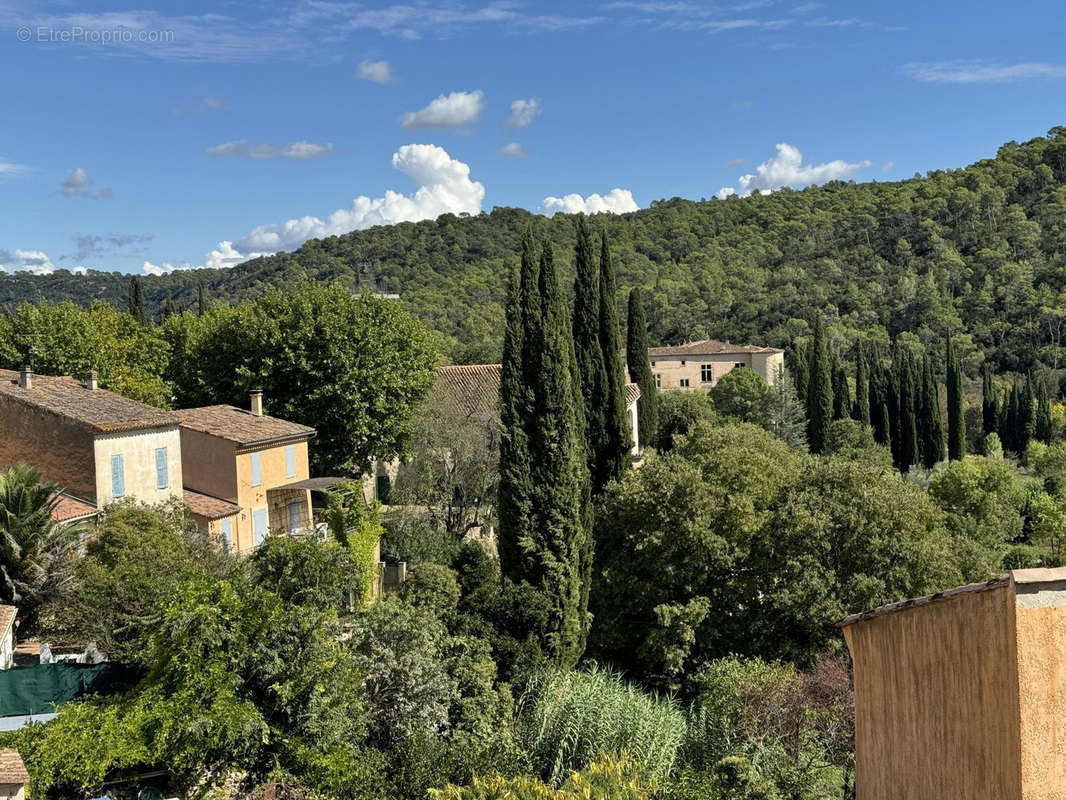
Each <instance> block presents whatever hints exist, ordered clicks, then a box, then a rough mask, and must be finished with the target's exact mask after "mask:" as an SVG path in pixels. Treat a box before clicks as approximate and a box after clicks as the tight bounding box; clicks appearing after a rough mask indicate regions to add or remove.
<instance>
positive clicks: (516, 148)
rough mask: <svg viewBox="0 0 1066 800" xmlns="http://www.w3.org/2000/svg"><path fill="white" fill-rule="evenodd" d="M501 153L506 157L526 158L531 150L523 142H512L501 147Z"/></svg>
mask: <svg viewBox="0 0 1066 800" xmlns="http://www.w3.org/2000/svg"><path fill="white" fill-rule="evenodd" d="M500 155H501V156H505V157H506V158H525V157H526V156H528V155H529V151H528V150H526V148H525V146H524V145H523V144H522V143H521V142H511V143H510V144H505V145H504V146H503V147H501V148H500Z"/></svg>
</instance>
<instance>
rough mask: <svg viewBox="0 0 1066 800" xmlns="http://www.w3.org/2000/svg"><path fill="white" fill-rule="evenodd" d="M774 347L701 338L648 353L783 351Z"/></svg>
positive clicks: (713, 354)
mask: <svg viewBox="0 0 1066 800" xmlns="http://www.w3.org/2000/svg"><path fill="white" fill-rule="evenodd" d="M783 352H785V351H784V350H779V349H778V348H776V347H760V346H758V345H754V344H732V343H731V342H719V341H717V340H716V339H701V340H700V341H698V342H686V343H685V344H677V345H669V346H667V347H649V348H648V355H649V356H651V357H652V358H654V357H656V356H658V357H662V356H717V355H740V354H742V353H783Z"/></svg>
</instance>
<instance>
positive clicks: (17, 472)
mask: <svg viewBox="0 0 1066 800" xmlns="http://www.w3.org/2000/svg"><path fill="white" fill-rule="evenodd" d="M59 500H60V491H59V487H57V486H56V485H55V484H54V483H51V482H49V481H45V480H43V479H42V478H41V474H40V473H39V472H38V471H37V470H35V469H33V468H32V467H29V466H26V465H25V464H12V465H11V466H9V467H8V468H7V469H6V470H5V471H4V473H3V474H2V475H0V602H3V603H5V604H6V605H12V606H17V607H18V610H19V619H20V620H21V623H20V624H21V626H22V627H21V631H22V635H23V636H25V635H26V633H27V632H28V631H33V630H34V629H35V628H36V626H37V622H38V618H39V615H40V613H41V607H42V606H43V605H45V604H46V603H49V602H56V601H59V600H60V598H63V597H65V596H66V595H68V594H69V593H70V591H71V589H72V585H71V584H72V572H73V566H74V563H75V557H76V555H77V547H78V540H79V537H80V536H81V534H82V533H83V530H82V528H81V527H80V526H71V525H60V524H57V523H56V522H55V521H53V519H52V512H53V511H54V510H55V508H56V505H58V503H59Z"/></svg>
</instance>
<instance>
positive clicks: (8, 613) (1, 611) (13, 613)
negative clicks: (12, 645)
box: [0, 606, 19, 636]
mask: <svg viewBox="0 0 1066 800" xmlns="http://www.w3.org/2000/svg"><path fill="white" fill-rule="evenodd" d="M18 614H19V610H18V608H17V607H16V606H0V636H2V635H3V634H4V633H6V632H7V629H8V628H10V627H11V623H13V622H14V621H15V617H17V616H18Z"/></svg>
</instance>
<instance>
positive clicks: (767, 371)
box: [651, 353, 784, 391]
mask: <svg viewBox="0 0 1066 800" xmlns="http://www.w3.org/2000/svg"><path fill="white" fill-rule="evenodd" d="M682 361H684V362H685V363H684V364H682V363H681V362H682ZM783 363H784V356H783V355H782V354H781V353H768V354H760V353H732V354H728V355H726V354H722V355H709V356H685V357H684V359H682V358H681V357H679V356H665V357H664V356H651V371H652V373H653V374H655V375H657V376H658V377H659V388H660V389H682V388H688V389H703V390H704V391H709V390H710V389H713V388H714V386H715V384H717V383H718V381H719V380H721V378H722V376H723V375H725V374H727V373H728V372H731V371H732V370H733V369H735V368H736V365H737V364H743V365H744V366H745V367H747V368H749V369H754V370H755V371H756V372H757V373H758V374H759V375H761V376H762V377H763V378H765V379H766V382H767V383H773V382H774V380H775V379H776V377H777V367H778V365H780V364H783ZM703 364H710V365H711V380H710V381H704V380H703V379H702V377H701V376H702V374H703V371H702V370H701V366H702V365H703ZM685 378H687V379H688V382H689V384H688V386H687V387H682V386H681V380H682V379H685Z"/></svg>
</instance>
